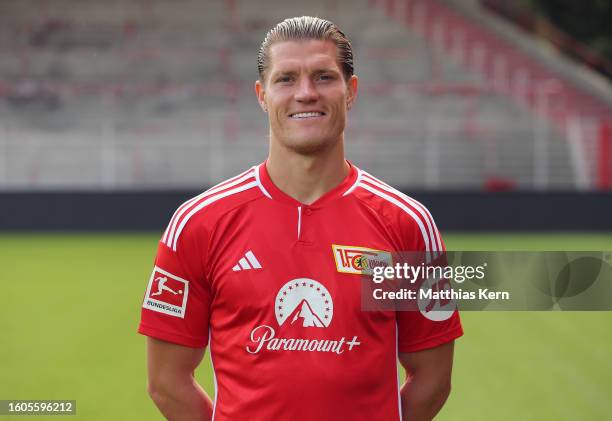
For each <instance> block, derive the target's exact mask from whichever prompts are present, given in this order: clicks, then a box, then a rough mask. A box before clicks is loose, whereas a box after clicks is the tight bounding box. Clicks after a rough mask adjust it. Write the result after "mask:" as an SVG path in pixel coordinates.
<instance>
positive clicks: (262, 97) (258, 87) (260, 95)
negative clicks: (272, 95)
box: [255, 80, 268, 113]
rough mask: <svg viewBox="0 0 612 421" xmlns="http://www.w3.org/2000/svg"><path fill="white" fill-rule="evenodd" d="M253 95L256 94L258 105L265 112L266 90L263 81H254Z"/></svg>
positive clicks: (266, 109)
mask: <svg viewBox="0 0 612 421" xmlns="http://www.w3.org/2000/svg"><path fill="white" fill-rule="evenodd" d="M255 95H257V101H258V102H259V106H260V107H261V109H262V110H263V111H264V113H267V112H268V107H267V106H266V91H265V90H264V87H263V83H261V81H259V80H257V81H255Z"/></svg>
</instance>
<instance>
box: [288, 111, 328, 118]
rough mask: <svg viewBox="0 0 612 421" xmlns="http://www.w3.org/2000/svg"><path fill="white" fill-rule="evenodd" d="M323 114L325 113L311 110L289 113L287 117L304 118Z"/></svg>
mask: <svg viewBox="0 0 612 421" xmlns="http://www.w3.org/2000/svg"><path fill="white" fill-rule="evenodd" d="M324 115H325V113H322V112H319V111H311V112H307V113H295V114H290V115H289V117H291V118H295V119H304V118H315V117H323V116H324Z"/></svg>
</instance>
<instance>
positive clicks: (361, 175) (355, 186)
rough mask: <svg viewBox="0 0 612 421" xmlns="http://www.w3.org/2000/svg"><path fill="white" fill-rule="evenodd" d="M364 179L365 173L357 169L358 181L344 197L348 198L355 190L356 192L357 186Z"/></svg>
mask: <svg viewBox="0 0 612 421" xmlns="http://www.w3.org/2000/svg"><path fill="white" fill-rule="evenodd" d="M362 177H363V171H361V170H360V169H359V168H357V179H356V180H355V182H354V183H353V185H352V186H351V187H349V189H348V190H347V191H345V192H344V193H343V194H342V196H348V195H349V194H351V193H352V192H353V190H355V189H356V188H357V186H358V185H359V182H360V181H361V178H362Z"/></svg>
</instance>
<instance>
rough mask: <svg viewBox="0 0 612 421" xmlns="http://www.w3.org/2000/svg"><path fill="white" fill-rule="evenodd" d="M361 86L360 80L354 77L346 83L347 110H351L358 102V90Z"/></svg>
mask: <svg viewBox="0 0 612 421" xmlns="http://www.w3.org/2000/svg"><path fill="white" fill-rule="evenodd" d="M358 86H359V78H358V77H357V76H356V75H352V76H351V78H350V79H349V80H348V82H347V83H346V109H347V110H350V109H351V107H352V106H353V103H354V102H355V101H356V100H357V89H358Z"/></svg>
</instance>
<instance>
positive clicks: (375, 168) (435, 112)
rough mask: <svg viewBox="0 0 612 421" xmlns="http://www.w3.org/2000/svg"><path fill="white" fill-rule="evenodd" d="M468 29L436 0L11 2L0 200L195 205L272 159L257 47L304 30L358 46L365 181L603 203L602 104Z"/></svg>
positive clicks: (1, 20) (353, 128) (468, 21)
mask: <svg viewBox="0 0 612 421" xmlns="http://www.w3.org/2000/svg"><path fill="white" fill-rule="evenodd" d="M262 4H263V5H265V6H262ZM470 13H473V12H471V11H469V10H468V11H466V10H462V9H458V8H456V7H454V6H453V5H452V4H451V5H449V4H446V3H443V2H437V1H433V0H432V1H413V0H402V1H399V0H384V1H382V2H381V1H367V0H358V1H355V2H348V1H346V0H334V1H323V0H315V1H311V2H308V4H307V5H302V6H299V5H295V4H291V5H288V4H287V3H285V2H283V1H281V0H270V1H266V2H263V3H262V2H247V1H237V0H225V1H206V2H201V1H195V0H175V1H168V0H141V1H133V2H123V1H118V0H113V1H108V2H96V1H93V0H85V1H79V2H78V3H76V2H74V1H69V0H57V1H35V0H5V1H3V2H2V3H1V4H0V56H1V57H2V59H0V96H1V100H0V121H1V123H0V189H1V190H24V189H25V190H40V189H42V190H45V189H90V190H92V189H93V190H96V189H108V190H116V189H153V188H164V189H176V188H195V189H199V188H200V187H201V186H207V185H210V184H213V183H215V182H217V181H219V180H221V179H223V178H225V177H229V176H231V175H233V174H236V173H238V172H239V171H241V170H242V169H243V168H244V167H246V166H248V165H251V164H253V163H254V162H257V161H260V160H263V159H264V158H265V153H266V148H265V145H266V143H267V141H266V138H267V128H266V121H265V116H264V115H263V114H262V113H261V111H259V108H258V106H257V103H256V100H255V96H254V94H253V81H254V80H255V79H256V77H257V74H256V53H257V49H258V47H259V43H260V42H261V39H262V38H263V36H264V35H265V31H266V30H267V29H268V28H269V27H271V26H272V25H273V24H274V23H276V22H278V21H279V20H281V19H283V18H285V17H288V16H294V15H300V14H310V15H318V16H324V17H328V18H330V19H331V20H333V21H335V22H337V23H338V24H339V25H340V26H341V27H342V28H344V29H345V30H346V32H347V33H348V35H349V37H350V38H351V39H352V40H353V43H354V48H355V52H356V66H357V73H358V74H359V76H360V79H361V91H360V100H359V101H358V102H357V105H356V107H355V108H354V109H353V110H352V111H351V117H350V123H349V128H348V131H347V145H348V154H349V157H350V158H351V159H353V160H354V161H355V162H357V163H359V165H361V166H362V167H363V168H366V169H367V170H369V171H371V172H374V173H376V174H377V175H379V176H380V177H381V178H383V179H385V180H387V181H388V182H390V183H393V184H396V185H401V186H405V187H407V188H421V189H423V188H425V189H472V190H481V189H491V190H507V189H522V190H531V189H536V190H551V189H557V190H559V189H562V190H568V189H570V190H571V189H582V190H589V189H596V188H598V187H600V188H601V187H605V183H603V184H602V181H603V182H606V180H607V178H606V177H610V175H609V173H611V172H612V171H609V167H610V165H611V164H610V162H612V160H611V159H610V158H606V159H603V164H602V163H601V162H602V159H601V156H602V151H603V155H604V158H605V155H606V153H608V154H610V152H606V150H605V148H603V149H602V144H601V141H600V139H601V138H602V135H601V134H602V132H605V130H604V129H602V127H603V126H602V124H603V123H602V122H605V116H608V115H610V110H611V106H610V105H609V103H607V102H606V101H604V100H601V99H600V98H597V97H596V96H595V95H593V94H592V92H588V91H587V90H584V89H581V88H580V87H575V86H573V85H572V84H571V83H570V82H568V81H567V79H566V77H565V76H566V75H565V74H561V73H562V72H559V71H558V70H557V69H554V68H552V67H550V66H547V65H546V64H545V63H544V61H545V60H543V59H541V58H539V57H538V56H537V55H536V56H533V55H528V54H527V53H525V52H523V51H522V50H521V49H520V48H519V46H517V45H516V43H514V42H513V41H512V40H508V39H506V38H503V37H501V36H500V35H499V34H498V33H497V32H496V30H495V28H491V27H489V26H487V25H481V24H477V23H476V21H475V20H474V17H473V15H470ZM491 19H492V20H494V19H495V18H494V17H491ZM556 60H562V59H561V58H558V59H556ZM604 134H605V133H604ZM603 137H605V136H603ZM606 171H608V172H606ZM602 174H603V179H602ZM606 174H607V175H606Z"/></svg>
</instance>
